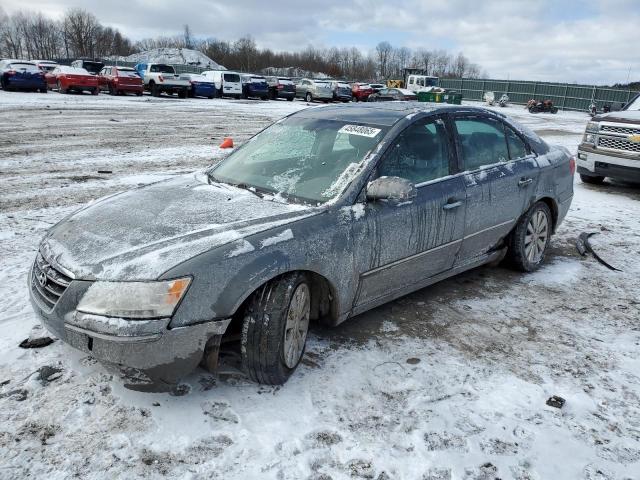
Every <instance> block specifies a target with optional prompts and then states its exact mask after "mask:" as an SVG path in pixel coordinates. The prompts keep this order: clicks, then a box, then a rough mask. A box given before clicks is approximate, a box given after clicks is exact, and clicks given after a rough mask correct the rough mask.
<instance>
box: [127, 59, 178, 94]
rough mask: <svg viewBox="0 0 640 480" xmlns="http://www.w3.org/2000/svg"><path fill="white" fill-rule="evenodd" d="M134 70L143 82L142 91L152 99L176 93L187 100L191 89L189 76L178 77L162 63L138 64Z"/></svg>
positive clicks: (170, 68) (169, 66) (172, 69)
mask: <svg viewBox="0 0 640 480" xmlns="http://www.w3.org/2000/svg"><path fill="white" fill-rule="evenodd" d="M135 69H136V71H137V72H138V74H139V75H140V76H141V77H142V80H143V81H144V89H145V90H148V91H149V92H151V95H153V96H154V97H159V96H160V94H161V93H162V92H165V93H167V94H169V95H172V94H174V93H177V94H178V96H179V97H180V98H187V95H188V94H189V89H190V88H191V83H189V75H187V74H184V75H178V74H177V73H176V71H175V69H174V68H173V67H172V66H171V65H165V64H163V63H139V64H137V65H136V66H135Z"/></svg>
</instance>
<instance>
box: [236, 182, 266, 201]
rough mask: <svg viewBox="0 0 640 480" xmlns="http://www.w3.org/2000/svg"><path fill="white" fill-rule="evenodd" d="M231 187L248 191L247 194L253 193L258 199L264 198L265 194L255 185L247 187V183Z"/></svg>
mask: <svg viewBox="0 0 640 480" xmlns="http://www.w3.org/2000/svg"><path fill="white" fill-rule="evenodd" d="M231 185H233V186H234V187H238V188H241V189H243V190H246V191H247V192H251V193H253V194H254V195H255V196H256V197H258V198H264V193H262V192H259V191H258V190H257V189H256V187H254V186H253V185H247V184H246V183H232V184H231Z"/></svg>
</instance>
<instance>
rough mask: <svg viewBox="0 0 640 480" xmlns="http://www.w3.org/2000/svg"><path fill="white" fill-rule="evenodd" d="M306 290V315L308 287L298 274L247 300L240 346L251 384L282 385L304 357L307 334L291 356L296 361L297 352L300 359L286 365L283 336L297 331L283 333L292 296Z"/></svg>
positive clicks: (277, 280)
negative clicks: (252, 382) (253, 382)
mask: <svg viewBox="0 0 640 480" xmlns="http://www.w3.org/2000/svg"><path fill="white" fill-rule="evenodd" d="M305 288H306V292H307V293H308V295H309V296H308V302H309V305H308V309H307V313H310V305H311V297H310V295H311V285H310V282H309V280H308V278H307V276H306V275H305V274H304V273H301V272H297V273H292V274H287V275H283V276H281V277H279V278H277V279H275V280H272V281H270V282H268V283H267V284H266V285H264V286H263V287H261V288H260V289H258V290H257V291H256V292H254V293H253V295H252V296H251V297H250V299H249V302H248V304H247V306H246V308H245V311H244V321H243V325H242V337H241V342H242V367H243V369H244V371H245V372H246V374H247V375H248V376H249V378H251V380H253V381H255V382H258V383H262V384H267V385H282V384H283V383H285V382H286V381H287V379H288V378H289V376H291V374H292V373H293V371H294V370H295V369H296V367H297V366H298V364H299V363H300V360H301V359H302V357H303V355H304V345H305V344H306V331H305V334H304V338H303V339H302V342H303V345H302V347H301V349H297V350H296V354H295V355H293V358H294V359H295V357H296V356H297V352H298V351H299V357H297V359H296V360H295V361H294V362H292V361H288V363H289V365H287V360H286V357H285V355H286V352H285V336H286V334H287V332H292V331H296V332H297V331H298V330H296V329H289V330H287V329H286V326H287V318H288V315H289V309H290V307H291V305H292V299H293V298H294V293H296V292H298V291H299V290H298V289H300V290H301V291H304V290H305ZM305 305H306V303H305ZM307 327H308V315H307ZM290 334H291V333H290ZM296 345H300V343H299V342H298V343H296ZM289 360H291V359H289Z"/></svg>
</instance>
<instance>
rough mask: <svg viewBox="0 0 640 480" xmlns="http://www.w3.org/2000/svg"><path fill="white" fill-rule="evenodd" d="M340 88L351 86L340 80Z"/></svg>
mask: <svg viewBox="0 0 640 480" xmlns="http://www.w3.org/2000/svg"><path fill="white" fill-rule="evenodd" d="M338 88H350V87H349V85H347V84H346V83H342V82H338Z"/></svg>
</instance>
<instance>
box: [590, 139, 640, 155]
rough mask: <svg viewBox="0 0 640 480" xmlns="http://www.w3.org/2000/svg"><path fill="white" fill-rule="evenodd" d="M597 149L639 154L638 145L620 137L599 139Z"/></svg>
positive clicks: (639, 147) (639, 146)
mask: <svg viewBox="0 0 640 480" xmlns="http://www.w3.org/2000/svg"><path fill="white" fill-rule="evenodd" d="M598 147H600V148H607V149H609V150H619V151H621V152H634V153H640V143H633V142H630V141H629V140H627V139H626V138H622V137H599V138H598Z"/></svg>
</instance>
